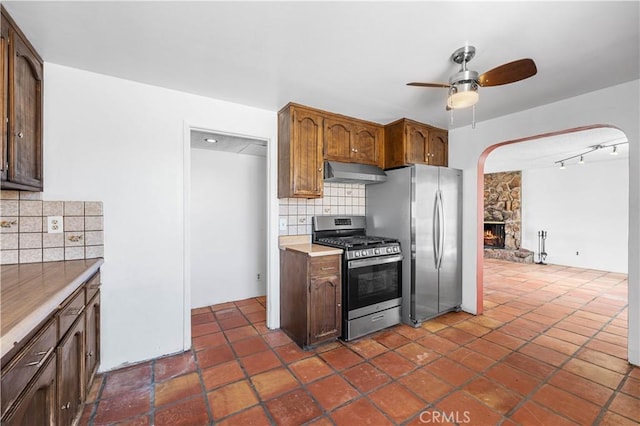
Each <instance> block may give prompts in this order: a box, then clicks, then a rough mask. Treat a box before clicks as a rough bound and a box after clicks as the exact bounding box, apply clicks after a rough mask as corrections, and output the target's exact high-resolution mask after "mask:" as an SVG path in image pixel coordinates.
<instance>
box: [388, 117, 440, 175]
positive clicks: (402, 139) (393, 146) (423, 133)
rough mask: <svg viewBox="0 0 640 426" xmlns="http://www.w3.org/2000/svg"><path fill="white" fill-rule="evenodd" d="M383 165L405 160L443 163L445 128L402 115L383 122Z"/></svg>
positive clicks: (434, 163) (398, 163) (399, 163)
mask: <svg viewBox="0 0 640 426" xmlns="http://www.w3.org/2000/svg"><path fill="white" fill-rule="evenodd" d="M384 141H385V142H384V143H385V146H384V168H385V169H390V168H394V167H401V166H406V165H408V164H429V165H432V166H445V167H446V166H447V165H448V163H449V158H448V157H449V155H448V152H449V139H448V132H447V131H446V130H443V129H438V128H436V127H432V126H429V125H426V124H422V123H418V122H417V121H413V120H409V119H406V118H403V119H400V120H398V121H394V122H393V123H391V124H388V125H387V126H385V137H384Z"/></svg>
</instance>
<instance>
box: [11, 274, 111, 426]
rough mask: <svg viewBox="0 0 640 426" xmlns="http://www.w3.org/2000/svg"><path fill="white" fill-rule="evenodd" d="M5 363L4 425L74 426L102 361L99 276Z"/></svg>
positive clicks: (84, 285) (74, 295) (62, 304)
mask: <svg viewBox="0 0 640 426" xmlns="http://www.w3.org/2000/svg"><path fill="white" fill-rule="evenodd" d="M30 334H31V336H32V337H30V338H28V341H26V342H23V343H20V346H18V349H19V350H18V352H17V353H16V354H15V355H13V356H11V355H8V356H7V358H9V357H10V358H9V359H3V360H2V379H1V386H0V388H1V389H2V405H1V406H2V425H5V424H7V425H56V424H58V425H62V426H67V425H71V424H75V422H76V421H77V419H78V417H79V416H80V414H81V408H82V404H83V403H84V400H85V397H86V394H87V392H88V390H89V388H90V386H91V382H92V381H93V377H94V375H95V373H96V371H97V369H98V366H99V362H100V271H99V270H98V271H97V272H96V273H95V274H94V275H93V276H92V277H91V278H89V279H88V280H87V281H86V282H85V283H83V285H82V286H80V287H79V288H78V289H77V290H76V291H75V292H74V293H73V294H72V295H70V296H69V297H67V299H66V300H65V301H64V302H63V303H61V304H60V306H59V307H58V308H57V309H56V312H55V313H53V314H52V315H51V317H49V318H48V319H47V321H46V322H45V323H44V325H42V326H40V327H39V328H38V330H36V331H35V333H30Z"/></svg>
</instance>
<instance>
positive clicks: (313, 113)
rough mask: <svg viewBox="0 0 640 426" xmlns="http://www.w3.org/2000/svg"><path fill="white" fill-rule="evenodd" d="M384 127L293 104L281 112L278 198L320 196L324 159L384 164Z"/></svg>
mask: <svg viewBox="0 0 640 426" xmlns="http://www.w3.org/2000/svg"><path fill="white" fill-rule="evenodd" d="M383 140H384V127H383V126H381V125H379V124H376V123H371V122H368V121H364V120H358V119H355V118H350V117H346V116H343V115H339V114H332V113H330V112H326V111H322V110H318V109H314V108H309V107H305V106H302V105H297V104H294V103H289V104H288V105H286V106H285V107H284V108H283V109H281V110H280V112H279V113H278V167H279V171H278V197H279V198H320V197H322V187H323V184H322V179H323V175H324V160H332V161H341V162H345V163H360V164H373V165H376V166H382V148H383Z"/></svg>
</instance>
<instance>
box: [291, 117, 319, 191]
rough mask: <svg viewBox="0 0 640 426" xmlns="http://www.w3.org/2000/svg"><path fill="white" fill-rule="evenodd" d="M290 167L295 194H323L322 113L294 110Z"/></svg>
mask: <svg viewBox="0 0 640 426" xmlns="http://www.w3.org/2000/svg"><path fill="white" fill-rule="evenodd" d="M292 114H293V117H292V121H293V123H292V126H293V128H292V132H291V133H292V136H291V137H292V140H291V155H292V162H291V167H292V169H293V176H292V181H293V195H295V196H301V197H305V196H307V197H309V198H317V197H321V196H322V177H323V176H322V170H323V167H322V162H323V160H322V116H321V115H320V114H317V113H315V112H313V111H306V110H304V109H297V108H296V109H293V113H292Z"/></svg>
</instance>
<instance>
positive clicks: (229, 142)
mask: <svg viewBox="0 0 640 426" xmlns="http://www.w3.org/2000/svg"><path fill="white" fill-rule="evenodd" d="M214 141H215V142H214ZM191 148H194V149H207V150H209V151H221V152H231V153H235V154H243V155H254V156H258V157H266V156H267V141H266V140H261V139H253V138H249V137H245V136H238V135H229V134H225V133H217V132H209V131H203V130H191Z"/></svg>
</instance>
